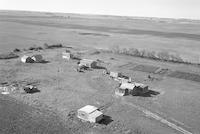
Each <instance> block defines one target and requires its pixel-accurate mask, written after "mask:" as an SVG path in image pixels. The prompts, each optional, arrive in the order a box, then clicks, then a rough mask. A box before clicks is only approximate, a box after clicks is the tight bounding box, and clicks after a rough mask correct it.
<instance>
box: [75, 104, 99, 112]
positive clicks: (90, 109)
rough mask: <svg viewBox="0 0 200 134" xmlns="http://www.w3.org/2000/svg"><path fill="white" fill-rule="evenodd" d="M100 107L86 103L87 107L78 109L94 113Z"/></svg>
mask: <svg viewBox="0 0 200 134" xmlns="http://www.w3.org/2000/svg"><path fill="white" fill-rule="evenodd" d="M97 109H98V108H97V107H95V106H91V105H86V106H85V107H82V108H81V109H79V110H78V111H83V112H85V113H88V114H90V113H92V112H94V111H96V110H97Z"/></svg>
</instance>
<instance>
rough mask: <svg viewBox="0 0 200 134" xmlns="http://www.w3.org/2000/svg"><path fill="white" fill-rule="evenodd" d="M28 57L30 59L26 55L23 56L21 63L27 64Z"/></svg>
mask: <svg viewBox="0 0 200 134" xmlns="http://www.w3.org/2000/svg"><path fill="white" fill-rule="evenodd" d="M28 57H29V56H26V55H24V56H22V57H21V62H23V63H26V59H27V58H28Z"/></svg>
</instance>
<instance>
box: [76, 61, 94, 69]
mask: <svg viewBox="0 0 200 134" xmlns="http://www.w3.org/2000/svg"><path fill="white" fill-rule="evenodd" d="M79 66H86V67H89V68H95V67H96V66H97V61H94V60H90V59H82V60H80V63H79Z"/></svg>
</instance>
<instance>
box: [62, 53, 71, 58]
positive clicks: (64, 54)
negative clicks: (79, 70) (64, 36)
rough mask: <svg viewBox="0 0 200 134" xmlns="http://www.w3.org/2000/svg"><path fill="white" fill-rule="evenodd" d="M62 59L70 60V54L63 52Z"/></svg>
mask: <svg viewBox="0 0 200 134" xmlns="http://www.w3.org/2000/svg"><path fill="white" fill-rule="evenodd" d="M62 58H63V59H67V60H70V58H72V54H71V53H70V52H63V53H62Z"/></svg>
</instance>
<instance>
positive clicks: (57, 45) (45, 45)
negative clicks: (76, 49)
mask: <svg viewBox="0 0 200 134" xmlns="http://www.w3.org/2000/svg"><path fill="white" fill-rule="evenodd" d="M43 46H44V48H45V49H54V48H62V47H63V45H62V44H53V45H48V44H47V43H44V45H43Z"/></svg>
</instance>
